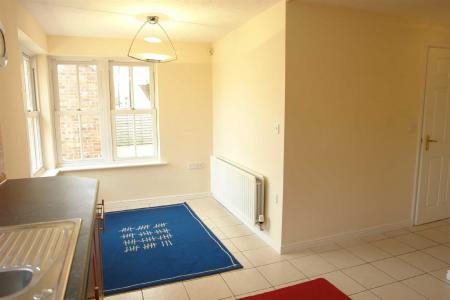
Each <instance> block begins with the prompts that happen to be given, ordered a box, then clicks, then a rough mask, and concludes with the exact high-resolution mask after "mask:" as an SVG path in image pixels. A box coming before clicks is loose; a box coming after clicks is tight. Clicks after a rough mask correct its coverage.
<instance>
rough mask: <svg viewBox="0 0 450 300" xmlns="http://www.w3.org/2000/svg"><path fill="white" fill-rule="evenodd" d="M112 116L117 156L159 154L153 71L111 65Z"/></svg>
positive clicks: (145, 68) (142, 67)
mask: <svg viewBox="0 0 450 300" xmlns="http://www.w3.org/2000/svg"><path fill="white" fill-rule="evenodd" d="M110 73H111V77H112V78H111V85H112V92H111V96H112V97H111V98H112V99H111V116H112V120H113V124H112V125H113V126H112V127H113V137H114V138H113V140H114V156H115V157H116V158H117V159H130V158H146V157H147V158H148V157H156V154H157V145H156V139H154V135H155V134H154V132H155V128H156V125H155V121H156V109H155V101H154V98H155V96H154V95H155V93H154V85H153V84H152V83H153V80H152V75H153V74H152V70H151V68H150V67H148V66H145V65H124V64H111V72H110Z"/></svg>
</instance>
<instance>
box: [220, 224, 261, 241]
mask: <svg viewBox="0 0 450 300" xmlns="http://www.w3.org/2000/svg"><path fill="white" fill-rule="evenodd" d="M220 231H222V232H223V233H224V234H225V236H226V237H228V238H234V237H240V236H246V235H251V234H253V232H252V231H251V230H250V229H249V228H248V227H247V226H246V225H244V224H239V225H233V226H222V227H220Z"/></svg>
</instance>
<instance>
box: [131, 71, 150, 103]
mask: <svg viewBox="0 0 450 300" xmlns="http://www.w3.org/2000/svg"><path fill="white" fill-rule="evenodd" d="M133 91H134V108H136V109H150V108H151V106H152V105H151V102H150V101H151V100H150V99H151V97H150V68H149V67H133Z"/></svg>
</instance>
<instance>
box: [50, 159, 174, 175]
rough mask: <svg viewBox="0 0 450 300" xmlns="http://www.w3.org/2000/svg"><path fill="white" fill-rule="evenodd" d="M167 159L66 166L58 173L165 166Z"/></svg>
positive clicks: (59, 169)
mask: <svg viewBox="0 0 450 300" xmlns="http://www.w3.org/2000/svg"><path fill="white" fill-rule="evenodd" d="M165 165H167V162H165V161H160V160H158V161H151V162H116V163H104V164H97V165H95V164H92V165H85V166H64V167H60V168H58V169H57V170H58V173H59V172H61V173H66V172H74V171H91V170H106V169H121V168H139V167H153V166H155V167H156V166H165Z"/></svg>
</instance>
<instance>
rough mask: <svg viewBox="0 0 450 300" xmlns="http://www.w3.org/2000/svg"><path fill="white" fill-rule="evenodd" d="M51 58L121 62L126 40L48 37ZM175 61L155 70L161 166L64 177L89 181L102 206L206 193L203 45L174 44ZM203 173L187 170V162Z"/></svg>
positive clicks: (207, 113) (207, 84)
mask: <svg viewBox="0 0 450 300" xmlns="http://www.w3.org/2000/svg"><path fill="white" fill-rule="evenodd" d="M48 44H49V54H50V55H51V56H72V57H83V56H85V57H110V58H117V59H126V57H125V55H126V53H127V51H128V46H129V44H130V40H127V39H93V38H76V37H55V36H51V37H49V43H48ZM175 47H176V48H177V51H178V54H179V60H177V61H176V62H171V63H167V64H158V65H157V75H158V92H159V117H160V118H159V125H160V142H161V144H160V146H161V158H162V160H163V161H166V162H167V163H168V164H167V165H163V166H150V167H135V168H120V169H107V170H91V171H77V172H64V174H63V175H75V176H86V177H95V178H97V179H99V180H100V197H102V198H105V200H106V201H116V200H128V199H139V198H148V197H154V196H166V195H184V194H193V193H205V192H209V190H210V189H209V156H210V155H211V152H212V149H211V148H212V111H211V110H212V108H211V64H210V54H209V50H210V45H209V44H190V43H177V44H176V45H175ZM190 162H202V163H204V164H205V168H204V169H201V170H188V168H187V167H188V163H190Z"/></svg>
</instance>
